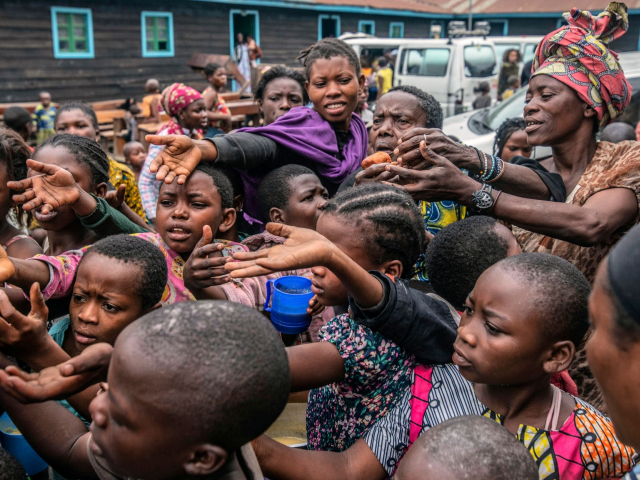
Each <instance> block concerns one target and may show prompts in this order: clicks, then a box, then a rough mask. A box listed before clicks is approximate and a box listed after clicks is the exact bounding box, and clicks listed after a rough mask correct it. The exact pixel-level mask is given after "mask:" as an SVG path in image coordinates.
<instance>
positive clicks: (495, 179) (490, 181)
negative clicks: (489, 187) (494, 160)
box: [487, 157, 507, 183]
mask: <svg viewBox="0 0 640 480" xmlns="http://www.w3.org/2000/svg"><path fill="white" fill-rule="evenodd" d="M498 162H499V163H500V171H499V172H498V174H497V175H496V176H495V177H494V178H492V179H491V180H487V182H489V183H493V182H497V181H498V180H500V177H502V175H504V171H505V169H506V168H507V166H506V165H505V163H504V160H502V159H501V158H499V157H498Z"/></svg>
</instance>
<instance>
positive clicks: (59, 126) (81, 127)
mask: <svg viewBox="0 0 640 480" xmlns="http://www.w3.org/2000/svg"><path fill="white" fill-rule="evenodd" d="M55 127H56V133H68V134H69V135H79V136H81V137H86V138H90V139H91V140H95V141H96V142H98V141H100V131H98V130H97V129H96V127H95V125H94V124H93V120H92V119H91V118H90V117H89V116H88V115H86V114H85V113H84V112H83V111H82V110H79V109H75V110H66V111H64V112H60V113H59V114H58V117H57V121H56V125H55Z"/></svg>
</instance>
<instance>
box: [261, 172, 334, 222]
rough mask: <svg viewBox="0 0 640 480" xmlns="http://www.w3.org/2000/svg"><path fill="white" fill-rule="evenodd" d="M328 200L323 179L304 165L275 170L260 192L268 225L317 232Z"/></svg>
mask: <svg viewBox="0 0 640 480" xmlns="http://www.w3.org/2000/svg"><path fill="white" fill-rule="evenodd" d="M328 199H329V194H328V192H327V189H326V188H324V187H323V186H322V183H320V179H319V178H318V177H317V176H316V174H315V173H313V172H312V171H311V170H309V169H308V168H307V167H303V166H301V165H285V166H284V167H280V168H277V169H275V170H273V171H272V172H270V173H269V174H268V175H267V176H266V177H264V180H262V183H260V187H259V188H258V207H259V208H260V218H261V220H262V221H263V222H264V223H268V222H275V223H284V224H285V225H290V226H292V227H300V228H310V229H311V230H315V229H316V222H317V221H318V217H319V216H320V212H321V211H322V208H323V206H324V205H325V204H326V203H327V200H328Z"/></svg>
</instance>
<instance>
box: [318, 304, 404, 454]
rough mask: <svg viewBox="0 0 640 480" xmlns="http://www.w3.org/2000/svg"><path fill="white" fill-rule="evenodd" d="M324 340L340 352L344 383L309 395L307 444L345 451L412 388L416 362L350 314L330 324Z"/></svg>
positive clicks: (323, 448) (325, 330) (324, 333)
mask: <svg viewBox="0 0 640 480" xmlns="http://www.w3.org/2000/svg"><path fill="white" fill-rule="evenodd" d="M320 337H321V340H322V341H327V342H331V343H332V344H334V345H335V346H336V348H337V349H338V352H340V355H341V356H342V358H343V359H344V370H345V379H344V380H343V381H342V382H339V383H334V384H331V385H327V386H325V387H322V388H318V389H315V390H311V392H309V403H308V406H307V441H308V445H309V449H311V450H325V451H337V452H341V451H343V450H346V449H347V448H349V447H350V446H351V445H352V444H353V443H355V441H356V440H357V439H358V438H360V437H361V436H362V435H363V434H364V433H365V432H366V431H367V429H368V428H369V427H370V426H371V425H373V424H374V423H375V422H376V421H377V419H378V418H381V417H383V416H384V415H385V414H386V413H387V412H389V411H390V410H391V409H392V408H393V407H394V406H395V404H396V403H397V401H398V400H399V399H400V398H401V396H402V393H403V392H404V391H406V390H408V389H409V386H410V385H411V372H412V370H413V367H414V365H415V360H414V359H413V357H412V356H409V355H407V354H406V353H405V352H404V350H402V349H401V348H400V347H399V346H398V345H396V344H395V343H393V342H392V341H390V340H387V339H386V338H385V337H383V336H382V335H381V334H379V333H376V332H374V331H372V330H370V329H369V328H367V327H364V326H361V325H358V324H357V323H355V322H354V321H353V320H351V319H350V318H349V315H347V314H344V315H339V316H337V317H335V318H334V319H333V320H332V321H331V322H329V324H327V326H326V327H324V328H323V329H322V330H321V331H320Z"/></svg>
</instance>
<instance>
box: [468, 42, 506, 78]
mask: <svg viewBox="0 0 640 480" xmlns="http://www.w3.org/2000/svg"><path fill="white" fill-rule="evenodd" d="M496 73H498V65H497V64H496V54H495V52H494V50H493V48H491V47H490V46H489V45H469V46H467V47H464V74H465V76H466V77H476V78H478V77H479V78H482V77H490V76H492V75H495V74H496Z"/></svg>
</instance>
